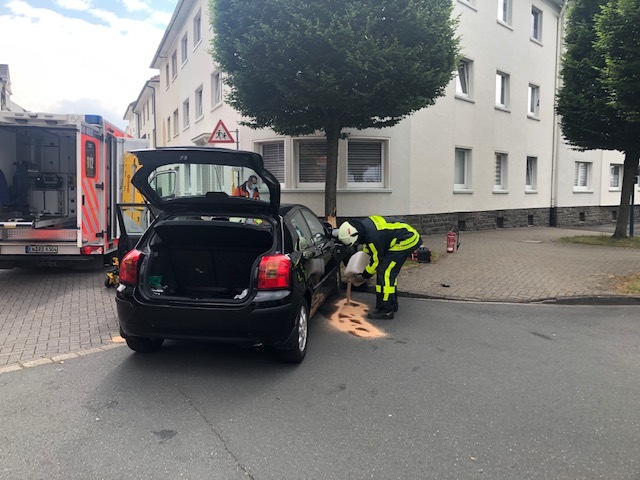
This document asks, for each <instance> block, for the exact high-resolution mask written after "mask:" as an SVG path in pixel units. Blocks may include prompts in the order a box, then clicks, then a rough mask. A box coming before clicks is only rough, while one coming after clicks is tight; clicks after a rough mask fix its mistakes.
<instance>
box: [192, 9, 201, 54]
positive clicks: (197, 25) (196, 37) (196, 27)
mask: <svg viewBox="0 0 640 480" xmlns="http://www.w3.org/2000/svg"><path fill="white" fill-rule="evenodd" d="M200 40H202V14H201V13H200V12H198V13H196V16H195V17H194V18H193V48H196V47H197V46H198V44H199V43H200Z"/></svg>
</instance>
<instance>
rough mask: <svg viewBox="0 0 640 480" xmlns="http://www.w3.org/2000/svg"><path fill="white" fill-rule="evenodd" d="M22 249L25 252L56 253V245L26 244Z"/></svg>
mask: <svg viewBox="0 0 640 480" xmlns="http://www.w3.org/2000/svg"><path fill="white" fill-rule="evenodd" d="M24 249H25V252H26V253H58V247H57V246H56V245H27V246H26V247H24Z"/></svg>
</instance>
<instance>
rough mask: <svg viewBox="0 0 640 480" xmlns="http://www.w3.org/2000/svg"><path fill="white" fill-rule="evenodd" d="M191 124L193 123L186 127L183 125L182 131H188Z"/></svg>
mask: <svg viewBox="0 0 640 480" xmlns="http://www.w3.org/2000/svg"><path fill="white" fill-rule="evenodd" d="M190 126H191V125H187V126H186V127H182V131H183V132H186V131H187V130H189V127H190Z"/></svg>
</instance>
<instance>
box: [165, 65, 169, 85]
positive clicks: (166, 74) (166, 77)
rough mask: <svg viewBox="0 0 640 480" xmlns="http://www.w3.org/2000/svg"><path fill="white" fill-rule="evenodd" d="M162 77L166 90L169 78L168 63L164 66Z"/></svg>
mask: <svg viewBox="0 0 640 480" xmlns="http://www.w3.org/2000/svg"><path fill="white" fill-rule="evenodd" d="M164 76H165V80H166V83H167V88H169V80H170V77H169V64H168V63H167V65H166V66H165V69H164Z"/></svg>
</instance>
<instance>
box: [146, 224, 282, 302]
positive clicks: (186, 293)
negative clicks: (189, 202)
mask: <svg viewBox="0 0 640 480" xmlns="http://www.w3.org/2000/svg"><path fill="white" fill-rule="evenodd" d="M154 231H155V238H154V239H153V241H152V242H151V256H150V259H149V262H148V266H147V268H146V269H145V270H146V274H145V276H144V279H145V285H147V286H148V287H149V288H150V291H151V292H152V294H153V295H154V297H188V298H190V299H194V300H198V299H201V300H207V299H228V300H233V299H236V300H241V299H242V298H244V297H245V296H246V295H247V292H248V289H249V287H250V283H251V274H252V272H253V270H254V265H255V262H256V259H257V258H258V257H260V256H262V255H263V254H265V253H266V252H268V251H269V250H271V249H272V247H273V243H274V239H273V234H272V230H271V228H267V225H266V224H259V225H256V224H250V223H239V222H233V221H218V220H214V221H203V220H180V221H176V220H173V221H165V222H162V223H159V224H157V225H156V226H155V227H154Z"/></svg>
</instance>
